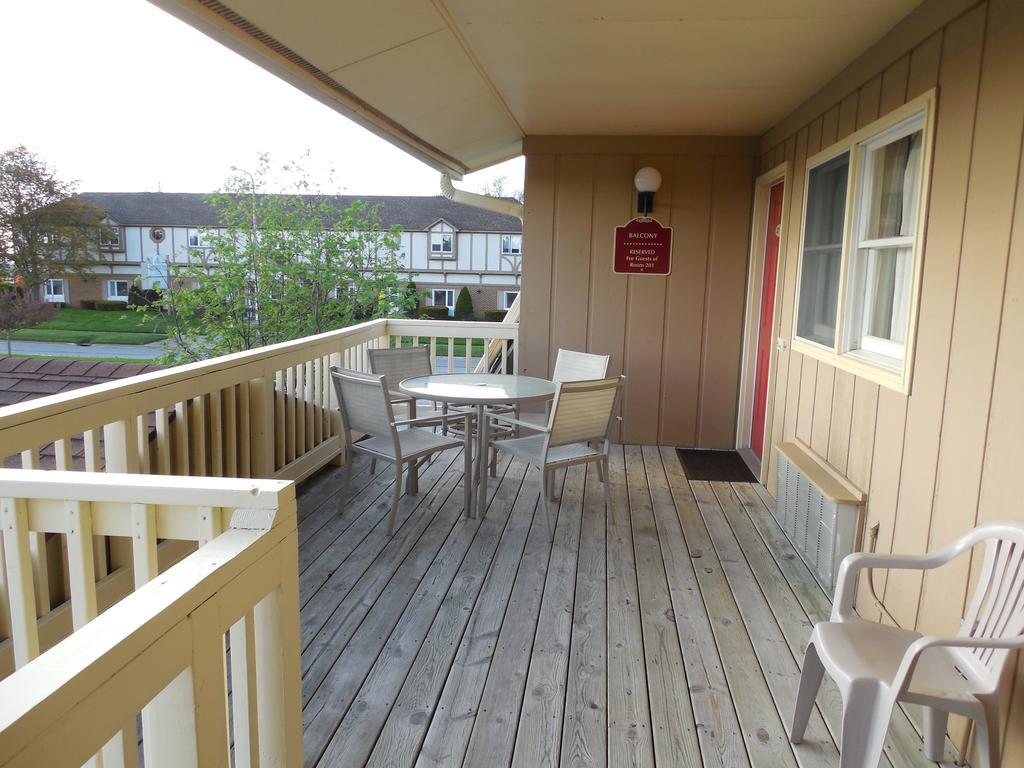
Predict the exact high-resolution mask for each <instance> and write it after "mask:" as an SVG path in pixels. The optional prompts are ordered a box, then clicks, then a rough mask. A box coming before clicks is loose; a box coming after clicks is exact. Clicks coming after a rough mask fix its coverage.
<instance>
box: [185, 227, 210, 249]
mask: <svg viewBox="0 0 1024 768" xmlns="http://www.w3.org/2000/svg"><path fill="white" fill-rule="evenodd" d="M188 247H189V248H209V247H210V243H209V241H208V240H207V239H206V232H204V231H203V230H201V229H190V230H188Z"/></svg>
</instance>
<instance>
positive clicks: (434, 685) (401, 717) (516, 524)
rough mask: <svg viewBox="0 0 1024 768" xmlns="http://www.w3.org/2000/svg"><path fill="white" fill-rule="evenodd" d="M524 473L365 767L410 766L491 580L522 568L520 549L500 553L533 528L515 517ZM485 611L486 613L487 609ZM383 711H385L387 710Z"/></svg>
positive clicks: (490, 525) (512, 482) (452, 592)
mask: <svg viewBox="0 0 1024 768" xmlns="http://www.w3.org/2000/svg"><path fill="white" fill-rule="evenodd" d="M524 470H525V466H524V465H523V464H522V463H520V462H516V463H514V464H513V465H512V466H511V467H510V468H509V471H508V472H507V473H506V475H505V480H504V481H503V482H502V483H501V485H500V487H499V488H498V492H497V494H496V495H495V498H494V500H493V501H492V502H491V506H490V509H489V511H488V514H487V515H486V516H485V517H484V518H483V521H482V522H481V523H480V532H479V533H478V534H477V541H478V542H479V544H480V546H478V547H477V549H476V551H475V552H473V553H471V554H470V556H468V557H467V558H466V560H465V561H464V562H463V565H462V567H461V568H460V571H459V573H458V574H457V575H456V577H455V580H454V582H453V584H452V586H451V588H450V589H449V591H448V593H447V594H446V595H445V598H444V601H443V602H442V604H441V606H440V608H439V610H438V611H437V614H436V615H435V617H434V620H433V622H432V624H431V626H430V628H429V630H428V632H427V634H426V637H425V639H424V641H423V643H422V644H421V645H420V647H419V650H418V652H417V654H416V657H415V658H414V659H412V660H411V666H410V667H409V669H408V672H407V674H406V676H405V678H404V680H403V681H402V683H401V685H400V687H399V686H395V687H393V688H391V690H397V695H396V696H395V697H394V704H393V706H391V707H383V706H381V707H378V711H379V713H380V714H384V715H385V716H386V719H385V720H384V722H383V727H382V729H380V733H379V734H378V735H377V738H376V742H375V743H373V744H370V745H369V746H370V747H371V748H372V752H371V753H370V754H369V756H368V760H367V765H371V766H372V765H376V766H400V765H402V766H409V765H412V763H413V762H415V759H416V754H417V751H418V749H419V745H420V744H421V743H422V740H423V737H424V735H425V733H426V729H427V726H428V725H429V724H430V719H431V717H432V715H433V713H434V711H435V708H436V706H437V701H438V698H439V697H440V694H441V689H442V687H443V685H444V683H445V679H446V677H447V676H448V672H449V670H450V669H451V666H452V662H453V660H454V658H455V655H456V653H457V652H458V649H459V647H460V646H461V643H462V640H463V638H464V637H465V636H466V633H467V627H468V626H470V624H471V621H472V618H471V617H472V616H473V615H476V612H477V607H478V606H479V604H480V603H481V601H486V600H487V597H488V594H489V593H488V592H487V589H486V587H485V585H486V584H493V578H498V579H501V578H503V576H504V574H505V573H506V569H508V568H513V569H514V568H515V567H517V566H518V561H519V558H518V554H517V550H519V551H521V544H520V546H519V547H518V548H517V547H516V546H515V545H513V546H512V547H510V548H508V549H507V550H506V551H505V552H502V551H501V546H502V543H503V542H506V541H507V540H506V537H508V538H509V539H516V538H517V532H521V534H520V535H519V537H518V540H519V541H520V542H521V541H522V540H523V539H525V536H526V530H527V529H528V528H529V525H530V515H528V514H518V515H517V511H518V512H523V511H525V508H524V507H523V506H522V505H517V501H518V499H519V498H520V494H521V493H524V492H526V491H523V486H522V480H523V476H524ZM492 574H494V576H493V577H492ZM483 607H484V609H485V610H486V607H487V606H486V605H484V606H483ZM364 688H366V686H364ZM378 698H381V697H379V696H378ZM385 708H387V712H384V711H383V710H384V709H385ZM460 759H461V755H460Z"/></svg>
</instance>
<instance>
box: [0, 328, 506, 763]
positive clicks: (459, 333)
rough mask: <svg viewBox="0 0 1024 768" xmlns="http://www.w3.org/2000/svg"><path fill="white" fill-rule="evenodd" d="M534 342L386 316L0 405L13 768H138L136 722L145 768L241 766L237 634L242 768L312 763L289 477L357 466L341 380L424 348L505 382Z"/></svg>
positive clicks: (0, 693)
mask: <svg viewBox="0 0 1024 768" xmlns="http://www.w3.org/2000/svg"><path fill="white" fill-rule="evenodd" d="M517 337H518V327H517V325H516V324H514V323H476V322H465V323H462V322H445V321H428V320H376V321H371V322H368V323H363V324H361V325H357V326H353V327H351V328H346V329H342V330H339V331H333V332H330V333H325V334H321V335H319V336H313V337H309V338H305V339H299V340H297V341H293V342H287V343H284V344H278V345H275V346H271V347H264V348H262V349H257V350H251V351H248V352H242V353H238V354H234V355H228V356H225V357H220V358H215V359H212V360H207V361H204V362H200V363H195V364H191V365H184V366H178V367H175V368H169V369H166V370H162V371H157V372H154V373H150V374H146V375H142V376H136V377H132V378H129V379H125V380H123V381H116V382H109V383H106V384H99V385H96V386H92V387H86V388H83V389H79V390H75V391H73V392H70V393H63V394H58V395H53V396H50V397H46V398H40V399H38V400H33V401H31V402H28V403H24V404H19V405H16V406H10V407H8V408H4V409H0V459H3V460H4V463H5V465H6V466H8V467H14V468H10V469H0V525H2V526H3V535H2V536H0V678H2V677H4V676H5V675H9V677H7V678H6V680H4V681H2V682H0V766H6V765H12V766H13V765H36V764H46V765H83V764H91V765H100V764H102V765H104V766H111V765H122V764H124V765H135V764H136V762H135V761H136V760H137V755H136V752H135V751H134V750H135V745H136V743H137V741H136V739H135V735H136V730H135V728H136V726H135V716H136V714H137V713H141V717H140V722H141V726H140V728H141V732H142V741H141V743H142V745H143V747H144V748H145V764H146V765H147V766H157V768H160V766H163V765H176V766H177V765H184V766H187V765H194V764H196V762H195V761H196V760H197V759H198V758H199V756H203V757H204V759H206V758H209V759H210V760H211V761H212V762H211V764H217V765H227V764H228V763H227V762H226V760H227V758H226V757H225V755H226V754H227V752H226V751H225V750H226V749H227V744H228V741H227V740H225V738H224V734H225V733H228V728H227V723H226V721H225V720H224V717H223V715H224V712H225V701H226V698H225V697H226V696H227V694H226V690H227V689H226V683H225V680H224V674H223V672H224V664H225V660H224V645H225V642H224V637H225V633H227V634H228V635H229V637H230V647H231V654H230V658H231V665H230V666H231V672H232V675H231V680H232V683H233V689H232V696H231V701H232V709H233V717H232V727H231V729H230V733H229V735H228V738H229V739H230V743H232V744H233V745H234V752H233V754H234V765H236V766H243V765H248V764H257V763H258V764H259V765H261V766H265V765H295V764H298V763H299V762H300V761H301V745H300V744H299V743H298V739H300V738H301V734H300V724H299V719H300V717H301V713H300V709H299V703H298V702H299V699H298V694H297V690H298V685H299V678H298V650H297V646H296V645H295V642H297V639H295V641H294V642H293V639H292V638H291V635H292V633H293V629H294V630H295V632H296V633H297V622H298V608H297V595H296V594H295V589H294V585H295V580H296V578H297V568H296V558H297V551H296V550H297V544H296V539H295V510H294V492H293V490H292V486H290V485H286V484H283V483H281V482H280V481H281V480H299V479H302V478H304V477H306V476H308V475H309V474H311V473H312V472H314V471H316V470H317V469H319V468H320V467H322V466H323V465H324V464H326V463H328V462H329V461H331V460H334V459H336V458H337V457H338V455H339V453H340V450H341V445H342V442H341V438H340V435H339V429H340V423H339V418H338V416H337V409H336V407H335V400H334V392H333V387H332V386H331V385H330V379H329V368H330V366H331V365H342V366H345V367H349V368H355V369H357V370H368V356H367V350H369V349H372V348H379V347H385V346H398V345H408V344H414V343H426V344H428V345H429V347H430V350H431V357H432V361H433V363H434V368H435V370H437V369H438V368H439V367H445V368H446V369H447V370H448V371H453V370H455V369H456V368H462V369H463V370H473V358H474V357H476V355H474V354H473V353H474V351H478V350H483V360H482V361H481V364H480V367H481V368H483V369H486V368H487V367H489V366H490V364H491V363H492V362H495V363H497V362H498V361H500V365H501V366H502V369H503V370H509V365H510V362H511V361H510V359H509V357H508V355H509V349H510V345H509V342H513V343H514V342H516V340H517ZM474 342H476V344H475V345H474ZM457 343H460V344H461V346H462V347H463V348H462V349H461V350H460V351H459V353H458V354H456V345H457ZM474 346H475V347H476V349H474ZM442 360H443V361H444V363H445V365H443V366H439V362H440V361H442ZM462 360H464V367H463V366H462V363H461V361H462ZM457 361H459V364H458V365H457V364H456V363H457ZM51 456H52V458H51ZM51 461H52V464H53V465H54V466H55V467H56V469H57V470H58V471H57V472H42V471H39V470H38V468H39V467H41V466H47V465H48V464H49V463H50V462H51ZM17 467H20V469H19V468H17ZM75 470H77V471H75ZM100 473H102V474H100ZM140 474H142V475H151V476H159V477H147V478H142V477H140V476H139V475H140ZM215 478H223V479H215ZM239 478H264V480H252V479H245V480H240V479H239ZM272 479H273V480H272ZM286 489H287V490H286ZM197 546H198V549H197V548H196V547H197ZM190 553H191V554H190ZM182 558H184V559H182ZM178 561H180V562H179V563H178V565H176V566H174V567H173V568H170V570H167V569H168V567H169V566H170V565H171V564H172V563H175V562H178ZM157 574H162V575H161V577H160V578H159V579H157V580H156V581H153V578H154V577H155V576H156V575H157ZM143 585H144V586H143ZM136 589H138V590H139V591H137V592H133V590H136ZM126 595H127V597H126ZM69 635H70V637H69ZM64 638H67V639H64ZM296 638H297V635H296ZM62 640H63V641H62ZM47 649H49V650H47ZM41 652H45V653H43V655H42V656H40V655H39V654H40V653H41ZM37 657H38V658H37ZM15 669H17V671H16V672H13V674H11V673H12V671H13V670H15ZM261 681H262V682H261ZM214 683H215V684H214ZM293 689H294V691H293ZM252 691H256V692H257V693H256V694H255V696H249V695H248V693H251V692H252ZM15 692H18V695H14V694H15ZM293 693H294V695H293ZM181 744H185V746H184V747H182V746H181ZM54 745H58V746H57V747H56V748H55V747H54ZM295 750H298V751H295ZM44 754H45V755H46V758H45V760H44V759H43V758H42V755H44ZM94 755H95V756H96V757H95V758H94V757H93V756H94ZM247 756H248V757H247ZM257 758H258V759H257ZM250 760H251V762H250ZM204 764H205V763H204Z"/></svg>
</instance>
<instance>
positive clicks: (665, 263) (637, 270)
mask: <svg viewBox="0 0 1024 768" xmlns="http://www.w3.org/2000/svg"><path fill="white" fill-rule="evenodd" d="M671 271H672V227H663V226H661V224H659V223H658V222H656V221H655V220H654V219H633V220H632V221H631V222H629V223H628V224H626V225H624V226H621V227H616V228H615V272H616V274H620V275H667V274H668V273H669V272H671Z"/></svg>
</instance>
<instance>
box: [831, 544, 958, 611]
mask: <svg viewBox="0 0 1024 768" xmlns="http://www.w3.org/2000/svg"><path fill="white" fill-rule="evenodd" d="M957 554H959V553H958V552H954V551H952V550H950V549H940V550H936V551H935V552H929V553H927V554H924V555H888V554H882V553H878V552H854V553H853V554H852V555H847V556H846V557H844V558H843V562H842V563H840V564H839V573H838V574H837V575H836V593H835V600H834V602H833V604H832V621H844V620H846V619H851V618H854V616H855V614H854V612H853V595H854V592H855V591H856V586H857V575H858V574H859V573H860V572H861V571H863V570H914V571H928V570H931V569H933V568H938V567H939V566H942V565H945V564H946V563H948V562H949V561H950V560H952V559H953V558H954V557H956V555H957Z"/></svg>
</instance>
